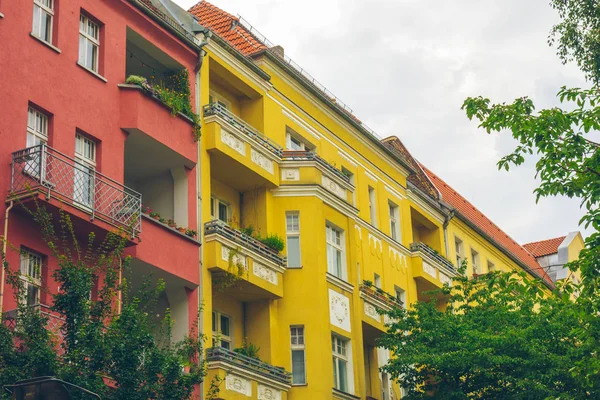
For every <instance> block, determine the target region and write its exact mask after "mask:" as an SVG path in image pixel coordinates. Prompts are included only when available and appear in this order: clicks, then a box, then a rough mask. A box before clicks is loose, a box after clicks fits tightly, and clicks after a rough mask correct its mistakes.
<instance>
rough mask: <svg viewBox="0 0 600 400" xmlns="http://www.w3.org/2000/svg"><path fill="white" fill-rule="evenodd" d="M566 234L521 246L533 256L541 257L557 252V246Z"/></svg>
mask: <svg viewBox="0 0 600 400" xmlns="http://www.w3.org/2000/svg"><path fill="white" fill-rule="evenodd" d="M565 238H566V236H561V237H557V238H553V239H546V240H540V241H539V242H531V243H525V244H524V245H523V247H525V248H526V249H527V251H529V252H530V253H531V254H532V255H533V256H534V257H536V258H537V257H543V256H547V255H548V254H554V253H558V246H560V244H561V243H562V242H563V241H564V240H565Z"/></svg>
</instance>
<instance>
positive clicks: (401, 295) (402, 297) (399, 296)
mask: <svg viewBox="0 0 600 400" xmlns="http://www.w3.org/2000/svg"><path fill="white" fill-rule="evenodd" d="M394 291H395V292H396V301H398V302H399V303H400V305H402V306H404V305H406V292H405V291H404V290H402V289H400V288H399V287H397V286H396V287H395V288H394Z"/></svg>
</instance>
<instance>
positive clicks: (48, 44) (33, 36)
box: [29, 32, 60, 54]
mask: <svg viewBox="0 0 600 400" xmlns="http://www.w3.org/2000/svg"><path fill="white" fill-rule="evenodd" d="M29 36H31V37H32V38H34V39H35V40H37V41H38V42H40V43H41V44H43V45H45V46H48V47H50V48H51V49H52V50H54V51H55V52H57V53H58V54H60V49H59V48H58V47H55V46H52V45H51V44H50V43H48V42H46V41H45V40H42V39H40V38H39V37H37V36H35V35H34V34H33V33H31V32H30V33H29Z"/></svg>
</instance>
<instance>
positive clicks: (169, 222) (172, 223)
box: [167, 219, 177, 228]
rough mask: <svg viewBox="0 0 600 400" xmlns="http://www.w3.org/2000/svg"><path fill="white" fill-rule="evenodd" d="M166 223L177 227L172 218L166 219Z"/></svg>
mask: <svg viewBox="0 0 600 400" xmlns="http://www.w3.org/2000/svg"><path fill="white" fill-rule="evenodd" d="M167 225H169V226H170V227H171V228H177V223H176V222H175V220H174V219H169V220H168V221H167Z"/></svg>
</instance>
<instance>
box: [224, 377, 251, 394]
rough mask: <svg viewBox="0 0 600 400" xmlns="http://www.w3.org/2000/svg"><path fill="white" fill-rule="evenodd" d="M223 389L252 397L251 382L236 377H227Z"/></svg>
mask: <svg viewBox="0 0 600 400" xmlns="http://www.w3.org/2000/svg"><path fill="white" fill-rule="evenodd" d="M225 389H227V390H231V391H233V392H238V393H241V394H244V395H246V396H248V397H252V382H251V381H249V380H248V379H244V378H242V377H240V376H237V375H231V374H228V375H227V377H226V378H225Z"/></svg>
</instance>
